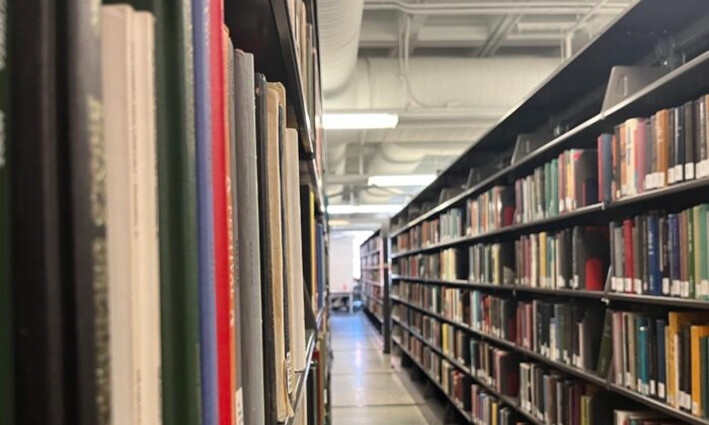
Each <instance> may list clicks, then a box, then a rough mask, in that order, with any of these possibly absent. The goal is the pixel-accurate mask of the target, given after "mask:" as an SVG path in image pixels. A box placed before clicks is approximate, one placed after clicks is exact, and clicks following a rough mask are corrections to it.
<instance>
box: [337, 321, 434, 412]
mask: <svg viewBox="0 0 709 425" xmlns="http://www.w3.org/2000/svg"><path fill="white" fill-rule="evenodd" d="M331 326H332V328H331V330H332V352H333V356H334V360H333V365H332V382H331V385H332V416H333V425H370V424H387V425H429V422H428V421H427V420H426V417H425V416H424V414H423V412H422V410H421V408H423V406H424V404H425V400H424V399H423V398H421V397H420V396H419V394H418V393H417V392H416V391H415V390H409V389H408V388H407V385H406V384H407V383H406V381H405V379H406V378H405V376H402V375H403V374H399V373H397V370H396V369H395V368H393V367H392V366H391V363H390V358H389V355H387V354H382V350H381V338H380V337H379V338H378V337H377V335H378V334H377V332H376V331H375V330H374V328H373V327H372V325H371V324H370V322H369V321H368V320H367V318H366V317H365V316H364V314H363V313H356V314H333V316H332V318H331Z"/></svg>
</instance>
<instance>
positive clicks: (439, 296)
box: [395, 282, 470, 322]
mask: <svg viewBox="0 0 709 425" xmlns="http://www.w3.org/2000/svg"><path fill="white" fill-rule="evenodd" d="M395 290H396V291H397V294H399V296H400V297H401V298H402V299H403V300H404V301H407V302H409V303H411V304H413V305H415V306H417V307H420V308H423V309H425V310H427V311H430V312H432V313H434V314H440V315H442V316H445V317H447V318H449V319H451V320H458V321H461V322H462V321H463V320H464V318H465V317H467V315H468V306H469V299H470V298H469V297H468V290H465V289H461V288H450V287H445V286H439V285H425V284H420V283H408V282H400V283H399V284H398V285H396V288H395Z"/></svg>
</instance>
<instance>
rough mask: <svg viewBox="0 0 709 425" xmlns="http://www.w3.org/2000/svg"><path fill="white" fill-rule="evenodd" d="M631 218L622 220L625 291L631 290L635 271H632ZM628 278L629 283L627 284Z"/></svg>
mask: <svg viewBox="0 0 709 425" xmlns="http://www.w3.org/2000/svg"><path fill="white" fill-rule="evenodd" d="M633 260H634V258H633V220H624V221H623V262H624V263H625V264H624V267H623V270H624V271H625V282H626V283H625V287H624V290H625V292H632V291H633V280H634V278H635V273H634V271H633ZM628 280H630V284H628Z"/></svg>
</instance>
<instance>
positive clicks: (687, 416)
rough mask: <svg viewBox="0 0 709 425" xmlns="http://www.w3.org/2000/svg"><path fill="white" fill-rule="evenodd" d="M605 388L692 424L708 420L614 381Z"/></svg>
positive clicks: (696, 424) (699, 424)
mask: <svg viewBox="0 0 709 425" xmlns="http://www.w3.org/2000/svg"><path fill="white" fill-rule="evenodd" d="M607 388H608V389H609V390H610V391H612V392H615V393H617V394H621V395H623V396H625V397H627V398H629V399H631V400H633V401H636V402H638V403H640V404H644V405H645V406H648V407H651V408H653V409H655V410H657V411H659V412H662V413H664V414H666V415H668V416H672V417H673V418H677V419H681V420H683V421H685V422H687V423H689V424H693V425H709V420H707V419H704V418H700V417H698V416H694V415H692V414H691V413H689V412H685V411H683V410H680V409H676V408H674V407H672V406H670V405H668V404H665V403H663V402H661V401H659V400H655V399H654V398H650V397H647V396H644V395H642V394H639V393H636V392H635V391H631V390H628V389H626V388H623V387H621V386H620V385H617V384H614V383H609V384H608V385H607Z"/></svg>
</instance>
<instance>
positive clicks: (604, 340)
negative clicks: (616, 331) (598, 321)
mask: <svg viewBox="0 0 709 425" xmlns="http://www.w3.org/2000/svg"><path fill="white" fill-rule="evenodd" d="M612 325H613V312H612V311H611V310H610V309H606V318H605V320H604V321H603V334H602V335H601V348H600V349H599V350H598V363H596V375H598V376H600V377H601V378H607V377H608V372H609V370H610V365H611V354H612V348H613V346H612V341H611V338H612V337H613V333H612Z"/></svg>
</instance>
